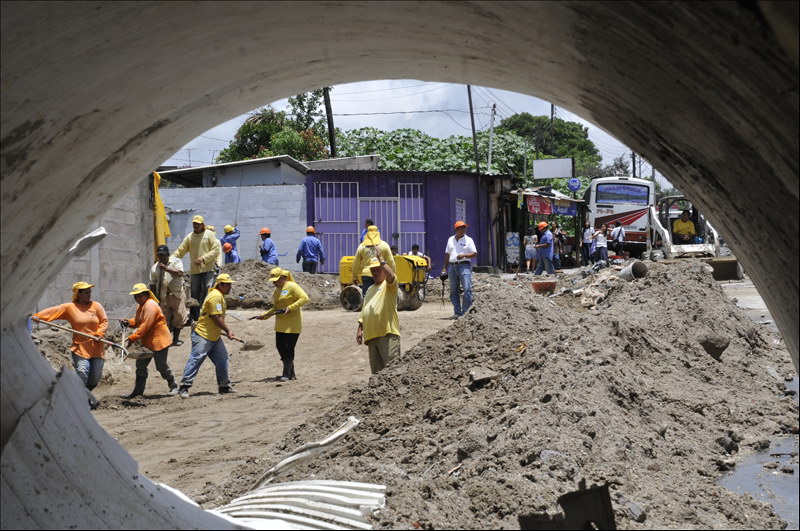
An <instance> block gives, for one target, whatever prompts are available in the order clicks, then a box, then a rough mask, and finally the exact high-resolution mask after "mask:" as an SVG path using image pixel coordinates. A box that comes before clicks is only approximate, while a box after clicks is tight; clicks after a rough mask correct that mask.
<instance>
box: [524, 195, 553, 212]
mask: <svg viewBox="0 0 800 531" xmlns="http://www.w3.org/2000/svg"><path fill="white" fill-rule="evenodd" d="M526 199H527V200H528V212H530V213H531V214H552V213H553V210H552V208H551V206H550V199H548V198H546V197H539V196H535V195H529V196H526Z"/></svg>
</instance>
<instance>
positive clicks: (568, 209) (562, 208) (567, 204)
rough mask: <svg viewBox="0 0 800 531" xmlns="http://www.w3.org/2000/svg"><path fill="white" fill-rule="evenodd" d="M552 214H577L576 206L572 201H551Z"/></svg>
mask: <svg viewBox="0 0 800 531" xmlns="http://www.w3.org/2000/svg"><path fill="white" fill-rule="evenodd" d="M553 214H559V215H562V216H577V215H578V207H577V206H576V204H575V203H573V202H572V201H559V200H555V201H553Z"/></svg>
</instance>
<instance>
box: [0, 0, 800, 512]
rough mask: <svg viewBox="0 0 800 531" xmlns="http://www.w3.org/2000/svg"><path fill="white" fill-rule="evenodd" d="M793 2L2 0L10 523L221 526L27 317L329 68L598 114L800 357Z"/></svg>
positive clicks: (333, 80)
mask: <svg viewBox="0 0 800 531" xmlns="http://www.w3.org/2000/svg"><path fill="white" fill-rule="evenodd" d="M797 6H798V4H797V3H796V2H727V3H717V2H700V3H681V2H675V3H651V2H639V3H629V2H628V3H606V2H480V1H479V2H441V3H438V2H421V1H408V2H357V1H356V2H344V3H330V2H324V3H323V2H319V3H312V2H264V3H261V2H235V3H233V2H197V3H190V2H144V3H142V2H12V1H8V2H3V3H2V4H0V10H2V17H1V20H0V24H2V47H1V48H0V53H1V54H2V65H3V68H2V74H1V75H2V87H3V89H2V93H0V98H2V113H0V125H1V127H0V133H1V134H2V148H1V149H2V159H0V164H2V208H1V209H0V216H2V244H1V245H2V258H3V259H2V292H1V293H0V298H1V300H2V319H1V321H0V326H1V327H2V352H3V356H2V358H1V360H2V371H1V372H0V378H1V379H2V386H1V387H0V389H2V390H1V391H0V396H1V397H2V451H3V453H2V458H3V467H2V483H3V490H2V520H3V525H4V526H8V527H22V526H24V527H67V526H75V527H94V528H108V527H122V526H125V527H136V528H152V527H162V528H163V527H196V528H209V527H220V526H221V524H220V523H219V522H218V521H212V520H209V519H208V518H205V519H204V517H203V516H202V514H208V513H203V512H202V511H200V513H202V514H201V515H200V516H197V515H198V514H200V513H198V512H197V511H199V509H198V508H197V507H196V506H193V505H191V504H190V503H188V502H186V501H184V500H178V501H175V500H174V499H173V498H169V499H167V497H164V496H158V495H154V496H152V497H151V496H150V492H151V491H147V490H146V489H143V488H139V486H140V485H139V483H140V482H141V481H143V480H142V476H141V475H139V474H138V473H137V467H136V463H135V462H134V461H133V460H132V459H131V458H130V456H128V455H127V454H126V453H125V452H124V451H123V450H122V449H121V448H119V447H118V445H117V446H115V444H116V443H115V442H114V441H113V440H112V439H111V438H110V437H108V435H107V434H105V432H104V431H103V430H102V429H101V428H100V427H99V426H98V425H97V423H96V422H95V421H94V419H93V417H92V416H91V414H90V412H89V411H88V409H86V406H85V404H81V403H80V401H79V400H78V401H73V400H71V399H70V397H75V396H77V395H76V394H75V393H74V391H75V389H76V386H79V384H78V383H76V381H75V378H72V376H74V374H72V375H70V374H69V372H68V373H65V374H64V375H63V376H60V377H59V376H57V375H56V373H55V372H54V371H53V370H52V369H51V368H50V367H49V366H48V365H47V363H46V362H45V360H44V359H43V358H42V357H41V355H40V354H39V353H38V352H37V350H36V348H35V347H34V345H33V343H32V342H31V339H30V337H29V335H28V333H27V330H26V329H25V315H26V314H27V313H28V312H30V311H31V310H33V309H34V306H35V303H36V301H37V300H39V298H40V297H41V295H42V293H43V290H44V288H45V286H46V285H47V284H48V282H50V281H51V280H52V279H53V278H54V275H55V274H56V273H57V271H58V269H59V268H60V265H59V264H60V263H61V259H62V258H63V256H64V255H65V253H66V252H67V250H68V248H69V246H70V245H71V244H72V242H74V241H76V240H77V239H78V237H80V236H82V235H83V234H85V233H86V232H88V230H90V229H91V228H92V227H93V226H96V223H97V220H98V219H99V216H100V215H101V214H102V212H103V211H104V210H105V209H106V208H107V206H108V205H110V204H112V203H113V202H114V201H116V200H117V199H119V198H120V197H122V195H123V194H124V193H125V192H126V190H127V189H129V188H131V187H133V186H134V185H135V183H137V182H138V181H139V180H140V179H142V178H143V177H144V176H145V175H147V173H148V172H150V171H152V170H153V169H154V168H156V167H157V166H158V165H159V164H160V163H161V162H162V161H164V160H166V159H167V157H169V156H170V155H172V154H173V153H174V152H175V151H177V150H178V149H179V148H180V147H181V146H183V145H184V144H185V143H186V142H188V141H189V140H191V139H192V138H194V137H196V136H197V135H199V134H202V133H203V132H204V131H206V130H208V129H209V128H211V127H213V126H215V125H217V124H219V123H221V122H223V121H225V120H228V119H230V118H233V117H235V116H238V115H240V114H242V113H244V112H247V111H249V110H251V109H254V108H256V107H259V106H262V105H264V104H267V103H269V102H272V101H276V100H279V99H281V98H285V97H287V96H291V95H293V94H297V93H300V92H304V91H308V90H312V89H315V88H318V87H320V86H327V85H336V84H341V83H347V82H353V81H363V80H370V79H400V78H405V79H422V80H426V81H440V82H450V83H471V84H476V85H482V86H490V87H496V88H500V89H505V90H510V91H515V92H521V93H525V94H531V95H535V96H538V97H540V98H544V99H546V100H548V101H551V102H553V103H555V104H556V105H558V106H560V107H563V108H565V109H567V110H569V111H571V112H573V113H576V114H578V115H580V116H583V117H585V118H586V119H588V120H591V121H592V122H594V123H596V124H598V125H599V126H601V127H603V128H604V129H605V130H607V131H608V132H609V133H611V134H613V135H615V136H616V137H617V138H619V139H620V140H621V141H623V142H624V143H625V144H626V145H628V146H630V147H631V148H632V149H634V150H635V151H636V152H638V153H639V154H641V155H642V156H643V157H644V158H646V159H647V160H648V161H649V162H650V163H652V164H653V166H655V167H656V168H658V169H659V170H660V171H661V172H663V173H664V174H665V175H666V176H667V177H668V178H669V179H670V181H672V182H673V183H674V184H675V185H676V186H677V187H678V188H680V189H681V190H682V191H683V192H684V193H685V194H686V195H687V196H688V197H690V198H691V199H692V202H693V203H696V204H697V206H698V207H699V208H700V209H701V210H702V211H703V212H704V213H705V214H706V215H707V217H708V219H709V220H710V221H711V222H712V223H713V225H714V226H715V227H717V228H719V230H720V232H721V233H722V234H723V235H724V237H725V239H726V241H727V242H728V243H729V244H730V246H731V248H732V249H733V251H734V253H735V254H736V256H737V257H739V258H740V259H741V260H742V262H743V264H744V266H745V269H746V270H747V271H748V273H749V274H750V276H751V277H752V279H753V281H754V282H755V284H756V286H757V287H758V289H759V291H760V292H761V293H762V294H764V298H765V300H766V302H767V305H768V306H769V308H770V311H771V312H772V314H773V315H774V316H775V320H776V323H777V324H778V326H779V328H780V330H781V333H782V335H783V337H784V339H785V341H786V344H787V346H788V348H789V351H790V352H791V354H792V356H793V360H794V362H795V365H797V353H798V327H797V323H798V300H799V299H800V297H799V296H798V270H799V269H800V268H799V267H798V245H800V243H799V241H798V238H797V234H798V233H799V232H800V227H799V226H798V215H797V213H798V207H797V205H798V152H800V149H798V128H797V116H798V97H797V92H798V80H797V76H798V31H797V28H798V26H797V20H798V13H797V9H798V7H797ZM464 106H465V107H466V96H465V103H464ZM765 248H767V249H769V250H770V252H769V253H768V255H767V256H768V259H767V258H766V257H765V254H764V253H763V249H765ZM126 281H127V282H131V279H126ZM76 400H77V399H76ZM51 406H53V407H57V408H58V410H57V411H56V410H53V409H48V408H49V407H51ZM43 411H46V412H48V413H49V414H44V415H40V416H37V413H41V412H43ZM59 419H69V420H68V422H67V423H66V424H63V425H62V424H59ZM65 430H66V431H65ZM31 437H37V438H38V439H40V441H41V442H40V448H41V450H39V449H36V448H35V447H33V446H31V441H30V438H31ZM65 437H66V439H65ZM67 447H68V448H70V451H69V452H66V451H63V449H64V448H67ZM40 465H41V466H40ZM100 466H102V467H103V468H102V473H101V469H100V468H99V467H100ZM23 468H24V470H23ZM87 470H91V471H95V474H94V476H95V477H93V478H92V479H93V481H81V479H82V478H85V476H86V471H87ZM79 478H80V479H79ZM147 487H148V488H154V487H152V485H148V486H147ZM143 492H146V494H141V493H143ZM87 500H89V501H91V500H102V507H100V506H93V505H91V502H90V503H89V504H88V505H87ZM42 508H45V509H48V510H47V511H44V510H43V509H42Z"/></svg>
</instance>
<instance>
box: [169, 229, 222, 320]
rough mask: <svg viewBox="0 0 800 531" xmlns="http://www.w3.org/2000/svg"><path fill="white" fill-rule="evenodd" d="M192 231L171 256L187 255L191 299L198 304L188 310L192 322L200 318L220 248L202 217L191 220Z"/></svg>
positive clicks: (212, 279)
mask: <svg viewBox="0 0 800 531" xmlns="http://www.w3.org/2000/svg"><path fill="white" fill-rule="evenodd" d="M192 229H193V230H192V232H190V233H189V234H187V235H186V237H185V238H184V239H183V241H182V242H181V244H180V245H179V246H178V248H177V249H175V252H173V253H172V256H174V257H176V258H183V257H184V255H186V253H189V259H190V263H191V268H190V269H189V279H190V280H191V292H192V298H194V299H195V300H196V301H197V302H198V306H193V307H192V308H190V310H189V315H190V316H191V319H192V321H197V319H198V318H199V317H200V307H201V306H202V305H203V301H205V299H206V295H207V294H208V288H210V287H211V283H212V282H213V281H214V268H215V267H216V265H217V257H218V256H219V253H220V252H221V251H222V247H221V246H220V244H219V241H218V240H217V236H216V235H215V234H214V233H213V232H211V231H210V230H207V229H206V226H205V222H204V220H203V216H195V217H193V218H192Z"/></svg>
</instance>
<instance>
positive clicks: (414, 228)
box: [397, 183, 430, 256]
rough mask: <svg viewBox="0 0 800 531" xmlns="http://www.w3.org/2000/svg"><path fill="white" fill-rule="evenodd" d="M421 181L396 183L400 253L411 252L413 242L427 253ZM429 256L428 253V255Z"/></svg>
mask: <svg viewBox="0 0 800 531" xmlns="http://www.w3.org/2000/svg"><path fill="white" fill-rule="evenodd" d="M423 189H424V188H423V184H422V183H398V184H397V195H398V196H399V197H400V241H399V243H398V250H399V252H400V254H406V253H410V252H411V246H412V245H414V244H415V243H416V244H417V245H419V248H420V250H421V251H422V252H423V253H425V254H428V253H427V249H426V242H425V200H424V197H423V193H422V191H423ZM429 256H430V255H429Z"/></svg>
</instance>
